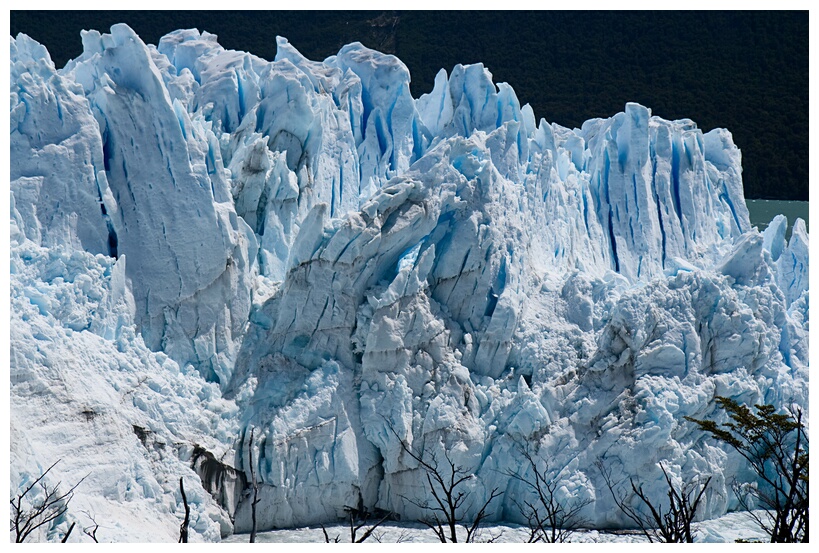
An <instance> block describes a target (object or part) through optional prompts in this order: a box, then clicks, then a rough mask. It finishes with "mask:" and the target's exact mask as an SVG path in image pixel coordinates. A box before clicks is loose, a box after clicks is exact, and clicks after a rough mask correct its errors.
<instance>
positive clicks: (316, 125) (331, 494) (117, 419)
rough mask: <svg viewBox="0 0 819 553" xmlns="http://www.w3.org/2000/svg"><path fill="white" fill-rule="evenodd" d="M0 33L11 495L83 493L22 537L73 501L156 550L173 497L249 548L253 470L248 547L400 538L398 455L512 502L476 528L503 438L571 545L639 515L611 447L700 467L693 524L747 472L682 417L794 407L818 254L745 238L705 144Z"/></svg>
mask: <svg viewBox="0 0 819 553" xmlns="http://www.w3.org/2000/svg"><path fill="white" fill-rule="evenodd" d="M10 40H11V68H10V72H11V108H10V115H11V129H10V136H11V176H10V182H11V210H10V228H11V232H10V238H11V252H10V257H11V305H12V310H11V316H12V335H11V403H12V407H13V409H12V421H11V423H12V424H11V426H12V452H11V453H12V455H11V459H12V471H11V484H12V489H16V487H17V486H19V485H20V484H21V483H24V482H28V481H31V480H32V479H33V478H36V477H37V476H38V475H39V472H38V471H41V470H43V468H45V467H48V466H49V465H50V464H51V463H52V462H53V461H54V460H56V458H62V459H63V460H64V462H62V463H61V464H60V465H58V472H57V473H56V474H55V477H58V478H57V479H58V480H62V481H64V482H70V481H72V480H74V481H76V480H79V479H80V478H82V476H84V475H85V474H86V473H87V472H90V473H91V475H92V476H91V477H90V478H91V479H90V480H89V481H88V484H87V485H86V484H84V485H83V487H81V488H78V490H77V497H76V499H75V503H72V508H71V509H70V510H69V512H68V513H67V514H66V515H65V516H64V517H62V518H61V519H59V520H57V521H55V524H54V525H52V526H51V527H49V528H46V529H44V530H43V535H42V536H41V537H42V538H44V539H51V540H56V539H58V538H59V535H60V532H65V531H66V530H67V528H68V526H69V525H70V523H71V522H72V521H75V520H80V517H82V516H83V515H82V511H83V510H85V511H89V510H90V511H94V512H96V513H97V520H98V522H100V523H102V521H101V520H100V519H101V518H102V517H103V516H110V518H111V521H109V522H110V524H109V525H108V527H107V528H108V529H107V530H106V532H108V534H107V535H106V536H104V538H105V539H110V540H140V541H144V539H146V533H149V535H150V536H151V539H154V538H155V539H156V540H165V539H174V540H175V539H176V532H178V526H179V522H180V520H181V518H180V517H181V516H182V515H181V513H182V503H181V496H180V495H179V491H178V479H179V477H180V476H182V477H185V478H186V480H185V481H186V490H188V494H189V500H190V501H191V503H192V505H193V517H194V518H193V520H194V521H193V523H192V531H193V537H192V539H195V540H218V539H219V537H220V536H225V535H227V534H229V533H231V532H234V531H236V532H240V531H247V530H249V528H250V501H251V500H250V496H249V495H248V489H249V488H248V482H249V479H250V477H251V476H250V475H251V472H252V473H255V475H256V476H257V478H258V479H259V482H260V484H261V488H260V490H261V493H260V495H261V502H260V503H259V505H258V511H259V512H258V513H257V519H258V521H259V529H260V530H264V529H269V528H277V527H284V526H295V525H307V524H315V523H320V522H326V521H330V520H335V519H337V518H338V517H343V516H344V512H345V511H344V509H345V507H349V506H359V505H360V506H364V507H366V508H367V509H368V510H370V511H372V510H373V509H376V508H377V509H384V510H389V511H393V512H395V513H396V514H397V515H399V516H400V517H402V518H403V519H417V518H422V517H423V516H424V513H423V510H422V509H420V508H419V507H418V505H422V504H423V503H424V501H425V500H427V499H429V497H428V494H429V491H428V490H427V489H426V488H425V487H424V486H423V482H424V481H425V480H424V478H423V469H422V468H421V467H419V466H418V463H417V461H415V460H414V459H413V458H412V457H411V456H409V455H407V454H406V452H405V451H404V449H403V448H402V447H401V444H400V441H399V440H403V441H404V442H405V444H407V445H408V446H409V447H412V448H414V449H415V450H416V451H418V452H424V455H437V456H438V458H441V456H442V454H443V453H444V451H446V452H447V453H448V454H449V455H450V456H451V458H452V459H453V460H454V461H455V462H456V463H457V464H459V465H461V466H463V467H464V468H466V469H467V470H470V471H473V473H474V474H475V476H476V477H475V478H474V479H471V480H469V481H468V482H467V484H466V485H467V486H468V487H469V488H470V493H471V494H472V496H473V497H474V498H475V500H474V501H473V502H472V504H471V505H472V507H470V508H473V509H474V508H475V506H477V505H480V504H482V502H483V501H482V499H484V498H486V497H488V494H489V493H490V491H491V490H492V489H494V488H498V489H499V490H502V491H503V495H502V496H501V497H499V498H498V499H496V500H495V501H494V502H493V503H492V505H491V509H490V517H491V518H492V519H495V520H508V521H516V522H523V520H522V518H521V514H520V513H519V512H518V511H517V510H516V507H515V506H516V503H515V502H516V501H519V500H520V499H521V498H523V497H525V494H526V493H527V492H526V490H525V489H522V488H521V487H520V483H519V482H517V481H516V480H515V479H511V478H510V476H509V474H510V473H511V472H519V473H521V474H523V473H525V471H526V470H528V469H527V467H528V464H527V461H526V459H525V457H524V456H523V454H522V449H521V448H524V447H529V448H531V449H530V451H531V452H532V453H533V454H535V455H536V456H537V457H538V458H540V459H541V460H542V461H541V462H542V463H544V466H545V463H547V460H548V464H549V466H550V467H551V469H552V470H553V475H552V476H553V477H554V478H555V479H557V480H558V481H559V482H560V486H559V488H558V489H559V493H560V494H561V497H562V498H564V499H567V498H572V497H573V498H578V499H581V500H585V499H588V500H589V504H588V506H587V507H586V508H585V510H584V512H583V516H584V518H585V519H586V520H588V521H589V524H591V525H594V526H597V527H603V526H605V527H625V526H628V525H629V521H628V520H627V519H625V518H624V517H623V516H622V515H621V514H620V513H619V511H618V510H617V509H616V507H615V506H614V504H613V502H612V499H611V494H610V492H609V490H608V489H607V488H606V485H605V483H604V481H603V479H602V476H601V474H600V472H599V470H598V469H597V468H596V466H597V462H598V461H599V460H602V461H603V462H605V463H606V465H607V466H608V467H609V468H610V470H611V477H612V478H613V480H614V481H615V482H617V483H618V484H617V485H618V486H626V485H627V484H628V481H629V478H630V477H633V478H639V479H640V481H641V482H643V484H644V489H645V490H646V492H647V493H648V494H650V495H652V496H654V497H657V498H662V497H663V496H664V493H665V492H664V489H663V488H664V485H665V483H664V480H663V478H662V473H661V472H660V470H659V466H658V463H660V462H662V463H663V464H664V465H663V466H664V467H665V468H666V469H667V470H669V472H670V474H672V475H673V477H674V478H675V479H682V480H684V481H691V480H692V479H696V478H699V477H704V476H706V475H712V476H713V480H712V485H711V487H710V490H709V493H708V494H707V495H706V498H705V503H704V508H703V512H702V516H703V517H706V518H710V517H715V516H719V515H721V514H724V513H725V512H726V511H727V510H731V509H734V508H736V507H737V505H736V501H735V500H734V499H733V497H734V496H733V495H732V493H731V491H730V489H729V488H730V486H731V482H732V480H733V479H735V478H744V477H747V474H745V472H743V471H744V469H743V468H742V466H741V463H740V459H739V457H738V456H736V455H735V454H734V453H731V452H730V451H727V450H723V449H721V448H718V447H714V445H713V444H712V443H711V442H709V441H708V440H707V439H706V436H704V435H703V434H702V432H700V431H698V430H696V429H695V428H693V427H692V426H691V425H690V424H689V423H687V422H686V421H685V418H684V417H685V416H692V417H698V418H703V417H710V416H713V415H714V414H715V404H714V397H715V396H718V395H720V396H728V397H732V398H735V399H737V400H740V401H743V402H745V403H749V404H750V403H761V402H765V403H774V404H776V405H800V406H802V407H803V408H804V409H805V410H806V411H807V409H808V385H807V383H808V365H809V362H808V345H807V343H808V328H809V316H808V315H809V311H808V299H809V286H808V278H807V277H808V234H807V231H806V228H805V225H804V222H803V221H801V220H797V221H796V223H795V225H794V230H793V234H792V236H791V238H790V240H789V241H787V242H786V241H785V232H784V230H785V228H786V226H787V225H786V221H784V218H782V217H778V218H776V219H775V220H774V221H773V222H772V223H771V225H769V226H768V228H767V229H766V230H765V232H764V233H760V232H758V230H757V229H756V228H753V227H752V226H751V224H750V221H749V218H748V211H747V209H746V208H745V202H744V197H743V191H742V178H741V174H742V169H741V154H740V151H739V149H738V148H737V147H736V146H735V145H734V143H733V140H732V138H731V134H730V132H728V131H727V130H724V129H714V130H712V131H709V132H707V133H703V132H702V130H700V129H698V128H697V126H696V124H695V123H693V122H692V121H690V120H688V119H682V120H676V121H667V120H665V119H662V118H660V117H657V116H654V115H652V114H651V111H650V110H649V109H648V108H646V107H643V106H641V105H639V104H634V103H628V104H626V106H625V109H624V111H623V112H621V113H618V114H616V115H614V116H613V117H610V118H607V119H593V120H590V121H586V122H585V123H584V124H583V125H582V126H581V128H579V129H568V128H565V127H562V126H560V125H557V124H555V123H548V122H547V121H546V120H545V119H540V120H537V119H536V117H535V114H534V112H533V110H532V109H531V107H530V106H529V105H524V106H522V107H521V105H520V101H519V100H518V98H517V96H516V95H515V92H514V90H513V89H512V88H511V87H510V86H508V85H507V84H505V83H500V84H495V83H494V82H493V81H492V75H491V73H490V72H489V71H488V69H487V68H485V67H484V66H483V65H481V64H476V65H467V66H462V65H457V66H455V67H454V68H453V69H452V70H451V71H450V72H449V73H447V72H446V71H444V70H441V71H440V72H439V73H438V75H437V76H436V78H435V84H434V87H433V90H432V91H431V92H430V93H428V94H425V95H422V96H421V97H420V98H418V99H415V98H413V97H412V95H411V94H410V88H409V83H410V74H409V71H408V69H407V67H406V66H405V65H404V64H403V63H402V62H401V61H400V60H398V59H397V58H396V57H395V56H391V55H387V54H382V53H380V52H376V51H374V50H371V49H369V48H367V47H365V46H363V45H362V44H360V43H353V44H350V45H347V46H344V47H343V48H341V50H340V51H339V53H338V54H337V55H335V56H331V57H329V58H327V59H326V60H324V61H311V60H308V59H306V58H305V57H304V56H302V55H301V54H300V53H299V52H298V51H297V50H296V48H294V47H293V46H292V45H291V44H290V43H289V42H288V41H287V40H286V39H284V38H281V37H278V38H277V54H276V57H275V59H274V60H273V61H268V60H264V59H261V58H259V57H257V56H254V55H252V54H250V53H245V52H237V51H232V50H226V49H225V48H223V47H222V46H220V45H219V43H218V41H217V37H216V36H215V35H212V34H210V33H207V32H201V33H200V32H199V31H197V30H193V29H190V30H179V31H174V32H172V33H170V34H168V35H166V36H164V37H162V39H161V40H160V41H159V44H158V45H156V46H153V45H146V44H145V43H144V42H143V41H142V40H141V39H140V38H139V37H138V36H137V35H136V33H134V31H133V30H131V29H130V28H129V27H128V26H126V25H122V24H120V25H115V26H113V27H112V28H111V31H110V34H109V33H106V34H101V33H99V32H97V31H84V32H83V34H82V43H83V53H82V55H80V56H79V57H78V58H76V59H75V60H72V61H70V62H69V63H68V64H67V65H66V66H65V67H64V68H63V69H60V70H57V69H56V68H55V67H54V65H53V63H52V62H51V60H50V58H49V56H48V53H47V51H46V49H45V48H44V47H43V46H42V45H40V44H38V43H36V42H35V41H34V40H32V39H31V38H29V37H27V36H25V35H19V36H18V37H16V38H11V39H10ZM32 421H36V422H32ZM251 429H253V436H254V439H253V441H252V443H251V441H250V433H251ZM251 447H252V448H253V455H252V459H253V465H254V466H253V467H251V466H250V459H251V455H249V453H250V451H249V448H251ZM87 452H90V453H87ZM251 469H252V470H251ZM419 483H420V484H419ZM624 489H625V488H624ZM103 513H105V515H103ZM126 513H127V515H126ZM157 520H160V521H161V523H159V524H157V523H156V521H157ZM77 539H85V538H84V537H83V536H77Z"/></svg>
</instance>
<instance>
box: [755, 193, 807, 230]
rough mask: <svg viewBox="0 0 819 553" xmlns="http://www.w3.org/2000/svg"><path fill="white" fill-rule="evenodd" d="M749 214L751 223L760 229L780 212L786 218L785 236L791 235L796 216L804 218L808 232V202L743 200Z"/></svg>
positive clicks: (763, 228)
mask: <svg viewBox="0 0 819 553" xmlns="http://www.w3.org/2000/svg"><path fill="white" fill-rule="evenodd" d="M745 205H747V206H748V212H749V214H750V216H751V224H752V225H754V226H756V227H757V228H758V229H759V230H760V231H763V230H765V228H766V227H767V226H768V223H770V222H771V219H773V218H774V217H775V216H776V215H779V214H780V213H781V214H782V215H784V216H785V217H787V218H788V232H787V234H786V236H787V238H790V237H791V227H793V222H794V221H796V218H797V217H801V218H802V219H804V220H805V227H806V228H807V229H808V232H810V225H809V224H808V202H791V201H782V200H745Z"/></svg>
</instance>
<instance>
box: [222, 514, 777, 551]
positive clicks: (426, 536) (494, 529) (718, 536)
mask: <svg viewBox="0 0 819 553" xmlns="http://www.w3.org/2000/svg"><path fill="white" fill-rule="evenodd" d="M762 513H764V511H758V512H757V514H762ZM367 528H369V526H365V527H364V528H362V529H361V530H359V531H358V532H357V534H356V536H357V537H361V535H362V534H363V532H364V531H366V529H367ZM696 528H697V531H696V534H695V537H694V540H695V541H696V542H698V543H699V542H710V543H733V542H735V541H736V540H740V539H741V540H745V541H762V542H765V541H767V540H766V535H765V533H764V532H763V531H762V530H761V529H760V528H759V525H757V524H756V522H755V521H754V520H753V519H752V518H751V517H750V516H749V515H748V513H728V514H726V515H723V516H721V517H719V518H716V519H712V520H705V521H702V522H699V523H697V524H696ZM324 529H325V530H326V531H327V536H328V537H329V538H330V540H333V539H335V537H336V536H338V537H339V541H340V542H345V541H346V542H349V541H350V527H349V526H345V525H343V524H325V525H324ZM248 539H249V534H234V535H232V536H230V537H228V538H225V540H224V542H225V543H246V542H247V541H248ZM528 539H529V530H528V528H526V527H525V526H520V525H511V524H488V525H486V527H484V528H482V529H481V533H480V535H479V537H478V539H477V540H476V541H478V542H481V541H484V542H485V541H489V540H493V543H526V541H527V540H528ZM256 541H257V542H258V543H316V542H318V543H323V542H324V541H325V538H324V532H323V531H322V529H321V528H320V527H312V528H293V529H288V530H273V531H269V532H260V533H259V534H257V535H256ZM569 541H570V542H571V543H609V542H617V543H631V542H647V541H648V540H647V539H646V537H645V536H644V535H643V534H642V533H641V532H640V531H638V530H610V531H605V530H603V531H601V530H589V529H579V530H577V531H575V532H574V533H573V534H572V535H571V536H570V538H569ZM367 542H368V543H369V542H380V543H399V542H400V543H437V542H438V539H437V537H436V536H435V534H434V533H433V532H432V530H430V529H429V528H427V527H426V526H424V525H423V524H419V523H411V522H407V523H395V522H389V523H384V524H381V525H380V526H379V527H378V528H377V529H376V530H375V531H374V532H373V534H372V535H371V536H370V538H368V540H367Z"/></svg>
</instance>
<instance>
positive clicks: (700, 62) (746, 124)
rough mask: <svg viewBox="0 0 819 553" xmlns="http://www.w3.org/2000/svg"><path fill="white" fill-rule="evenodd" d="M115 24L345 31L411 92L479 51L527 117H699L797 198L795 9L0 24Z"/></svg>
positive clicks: (763, 192)
mask: <svg viewBox="0 0 819 553" xmlns="http://www.w3.org/2000/svg"><path fill="white" fill-rule="evenodd" d="M118 22H125V23H128V24H129V25H130V26H131V27H133V28H134V30H135V31H136V32H137V33H139V35H140V36H141V37H142V38H143V40H145V41H146V42H149V43H154V44H156V42H157V41H158V40H159V38H160V37H161V36H162V35H163V34H165V33H167V32H169V31H171V30H174V29H177V28H190V27H196V28H199V29H200V30H207V31H210V32H212V33H215V34H217V35H219V41H220V43H221V44H222V45H224V46H225V47H227V48H233V49H239V50H246V51H249V52H252V53H254V54H256V55H259V56H261V57H263V58H266V59H273V58H274V57H275V53H276V52H275V50H276V43H275V37H276V35H281V36H285V37H287V38H288V39H289V40H290V42H291V43H292V44H293V45H294V46H295V47H296V48H298V49H299V50H300V51H301V52H302V53H303V54H304V55H306V56H307V57H309V58H312V59H324V58H325V57H327V56H329V55H332V54H334V53H336V52H337V51H338V49H339V48H340V47H341V46H342V45H344V44H346V43H348V42H352V41H355V40H358V41H360V42H362V43H364V44H365V45H367V46H369V47H372V48H376V49H379V50H381V51H384V52H389V53H394V54H396V55H397V56H398V57H399V58H401V59H402V60H403V61H404V63H406V64H407V66H408V67H409V69H410V72H411V74H412V79H413V81H412V85H411V86H412V92H413V95H415V96H416V97H417V96H419V95H420V94H422V93H424V92H428V91H429V90H430V89H431V88H432V82H433V79H434V77H435V74H436V73H437V71H438V69H440V68H441V67H443V68H445V69H446V70H447V71H449V70H451V68H452V66H453V65H454V64H456V63H476V62H483V63H484V65H486V66H487V67H488V68H489V70H490V71H491V72H492V74H493V75H494V77H495V81H496V82H500V81H505V82H508V83H510V84H511V85H512V86H513V87H514V89H515V91H516V92H517V94H518V98H519V99H520V101H521V103H527V102H528V103H529V104H531V105H532V107H533V108H534V111H535V114H536V116H537V117H538V118H540V117H544V118H545V119H546V120H547V121H553V122H556V123H559V124H561V125H565V126H569V127H573V126H578V125H580V123H582V122H583V121H584V120H586V119H589V118H592V117H607V116H610V115H612V114H614V113H616V112H618V111H622V109H623V106H624V105H625V103H626V102H628V101H636V102H640V103H641V104H644V105H646V106H648V107H650V108H651V109H652V111H653V113H654V114H655V115H659V116H661V117H664V118H666V119H675V118H680V117H688V118H691V119H693V120H694V121H696V122H697V124H699V126H700V127H702V128H703V129H704V130H710V129H711V128H714V127H725V128H727V129H729V130H730V131H731V132H732V133H733V135H734V141H735V142H736V143H737V145H739V147H740V148H741V149H742V153H743V168H744V174H743V178H744V181H745V194H746V196H747V197H748V198H768V199H791V200H807V199H808V13H807V12H806V11H803V12H546V11H541V12H520V11H517V12H485V11H481V12H455V11H450V12H430V11H402V12H361V11H359V12H344V11H333V12H321V11H317V12H293V11H275V12H215V11H210V12H206V11H197V12H185V11H164V12H134V11H117V12H110V11H106V12H98V11H68V12H36V11H12V12H11V18H10V23H11V34H12V35H16V34H17V33H18V32H24V33H26V34H28V35H30V36H32V37H33V38H35V39H37V40H38V41H40V42H42V43H44V44H45V45H46V46H47V47H48V49H49V51H50V52H51V55H52V58H53V59H54V61H55V63H56V64H57V66H58V67H61V66H62V65H64V64H65V62H66V61H67V60H68V59H70V58H73V57H75V56H77V55H79V54H80V52H81V50H82V45H81V43H80V37H79V32H80V30H81V29H97V30H100V31H107V30H108V29H109V27H110V26H111V25H112V24H114V23H118Z"/></svg>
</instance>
